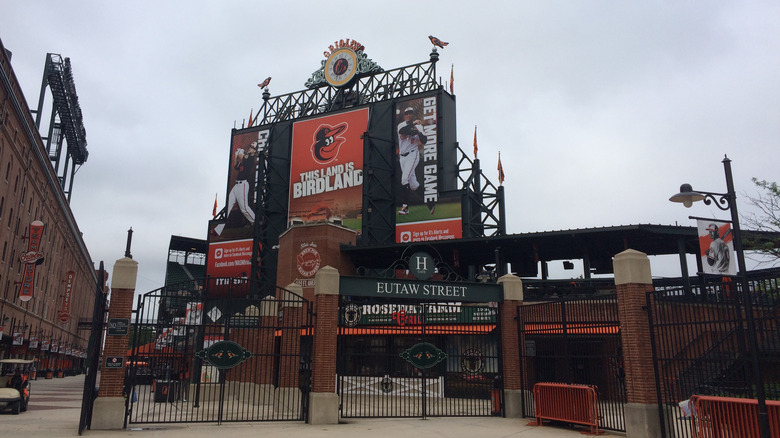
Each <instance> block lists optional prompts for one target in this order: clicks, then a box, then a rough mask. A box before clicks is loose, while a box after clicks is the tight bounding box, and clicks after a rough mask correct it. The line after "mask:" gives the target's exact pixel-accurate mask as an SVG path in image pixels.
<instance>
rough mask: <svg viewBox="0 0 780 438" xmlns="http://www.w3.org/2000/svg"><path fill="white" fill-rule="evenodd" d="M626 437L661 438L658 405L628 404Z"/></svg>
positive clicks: (626, 410)
mask: <svg viewBox="0 0 780 438" xmlns="http://www.w3.org/2000/svg"><path fill="white" fill-rule="evenodd" d="M624 413H625V416H626V437H628V438H655V437H659V436H661V420H660V417H659V416H658V405H655V404H653V405H644V404H639V403H626V405H625V408H624Z"/></svg>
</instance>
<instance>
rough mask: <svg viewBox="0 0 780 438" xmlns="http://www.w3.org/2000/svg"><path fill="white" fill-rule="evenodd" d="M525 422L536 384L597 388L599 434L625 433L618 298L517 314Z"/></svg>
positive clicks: (562, 302) (521, 310)
mask: <svg viewBox="0 0 780 438" xmlns="http://www.w3.org/2000/svg"><path fill="white" fill-rule="evenodd" d="M517 316H518V330H519V332H520V333H519V340H520V345H519V348H520V364H521V367H522V373H521V378H522V387H523V389H524V390H525V392H524V397H523V416H525V417H534V416H535V412H534V399H533V386H534V384H536V383H540V382H556V383H573V384H582V385H592V386H595V387H596V394H597V396H598V413H599V416H600V417H601V418H600V420H599V427H600V428H602V429H608V430H615V431H625V429H626V426H625V416H624V405H625V403H626V388H625V371H624V368H623V348H622V342H621V340H620V321H619V320H618V308H617V297H616V296H614V295H608V296H602V297H592V298H583V299H563V300H558V301H552V302H545V303H540V304H530V305H525V306H519V307H518V308H517Z"/></svg>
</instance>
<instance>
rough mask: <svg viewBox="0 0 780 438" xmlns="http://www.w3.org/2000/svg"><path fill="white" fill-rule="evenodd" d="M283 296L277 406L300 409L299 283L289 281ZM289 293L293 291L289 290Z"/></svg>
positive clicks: (290, 409)
mask: <svg viewBox="0 0 780 438" xmlns="http://www.w3.org/2000/svg"><path fill="white" fill-rule="evenodd" d="M285 289H286V291H284V297H282V301H280V302H279V307H280V310H281V312H282V323H281V324H282V325H281V331H282V339H281V345H280V347H279V353H280V357H279V387H278V388H276V400H275V405H274V406H275V408H276V409H286V410H287V411H288V412H291V413H292V412H299V411H298V410H299V409H300V408H301V390H300V388H299V387H298V373H299V366H300V354H301V321H302V318H303V316H304V315H303V311H304V309H303V299H302V298H300V296H302V294H303V290H302V288H301V286H299V285H297V284H295V283H292V284H289V285H287V286H286V287H285ZM290 292H292V293H290Z"/></svg>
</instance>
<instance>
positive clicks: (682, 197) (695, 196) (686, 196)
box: [669, 184, 705, 208]
mask: <svg viewBox="0 0 780 438" xmlns="http://www.w3.org/2000/svg"><path fill="white" fill-rule="evenodd" d="M704 197H705V196H704V195H703V194H701V193H699V192H694V191H693V187H691V185H690V184H683V185H681V186H680V193H678V194H676V195H674V196H672V197H671V198H669V200H670V201H672V202H681V203H682V205H684V206H685V208H691V205H693V203H694V202H699V201H701V200H702V199H704Z"/></svg>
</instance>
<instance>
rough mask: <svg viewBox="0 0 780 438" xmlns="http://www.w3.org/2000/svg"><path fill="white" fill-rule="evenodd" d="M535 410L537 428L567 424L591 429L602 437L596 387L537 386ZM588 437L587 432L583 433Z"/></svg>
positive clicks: (535, 386)
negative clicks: (544, 424) (544, 422)
mask: <svg viewBox="0 0 780 438" xmlns="http://www.w3.org/2000/svg"><path fill="white" fill-rule="evenodd" d="M534 406H535V411H534V413H535V416H536V422H535V423H531V424H536V425H537V426H541V425H542V420H554V421H565V422H568V423H576V424H582V425H585V426H590V434H591V435H600V434H601V433H603V432H600V431H599V421H598V420H599V415H598V397H597V396H596V387H595V386H586V385H569V384H565V383H537V384H535V385H534ZM583 433H586V432H583Z"/></svg>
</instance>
